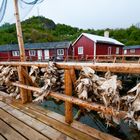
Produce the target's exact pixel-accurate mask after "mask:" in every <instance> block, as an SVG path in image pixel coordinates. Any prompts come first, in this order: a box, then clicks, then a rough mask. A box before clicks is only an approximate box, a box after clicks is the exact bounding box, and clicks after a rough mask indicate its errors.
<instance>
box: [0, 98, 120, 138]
mask: <svg viewBox="0 0 140 140" xmlns="http://www.w3.org/2000/svg"><path fill="white" fill-rule="evenodd" d="M48 139H52V140H73V139H75V140H117V139H118V138H115V137H113V136H111V135H108V134H105V133H102V132H100V131H98V130H96V129H94V128H91V127H89V126H87V125H84V124H81V123H80V122H77V121H74V122H73V123H72V124H71V125H69V124H67V123H65V118H64V116H62V115H60V114H57V113H55V112H52V111H49V110H46V109H43V108H42V107H40V106H37V105H35V104H32V103H30V104H26V105H22V104H20V103H19V102H17V101H12V102H11V101H10V102H9V100H8V103H7V100H5V101H0V140H48Z"/></svg>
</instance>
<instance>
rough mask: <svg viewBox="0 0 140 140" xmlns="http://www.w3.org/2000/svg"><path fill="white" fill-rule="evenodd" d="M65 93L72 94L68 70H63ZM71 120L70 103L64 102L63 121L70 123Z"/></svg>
mask: <svg viewBox="0 0 140 140" xmlns="http://www.w3.org/2000/svg"><path fill="white" fill-rule="evenodd" d="M65 94H66V95H68V96H72V81H71V77H70V71H69V70H65ZM72 120H73V114H72V103H70V102H65V121H66V122H67V123H71V122H72Z"/></svg>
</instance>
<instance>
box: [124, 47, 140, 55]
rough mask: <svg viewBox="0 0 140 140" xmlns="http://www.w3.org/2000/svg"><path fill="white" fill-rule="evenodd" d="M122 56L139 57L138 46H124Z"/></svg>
mask: <svg viewBox="0 0 140 140" xmlns="http://www.w3.org/2000/svg"><path fill="white" fill-rule="evenodd" d="M123 54H124V55H140V45H133V46H126V47H124V48H123Z"/></svg>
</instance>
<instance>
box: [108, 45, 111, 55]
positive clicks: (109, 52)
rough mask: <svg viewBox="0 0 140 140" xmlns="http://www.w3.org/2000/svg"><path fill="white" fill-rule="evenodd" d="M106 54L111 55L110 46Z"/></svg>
mask: <svg viewBox="0 0 140 140" xmlns="http://www.w3.org/2000/svg"><path fill="white" fill-rule="evenodd" d="M108 55H111V47H108Z"/></svg>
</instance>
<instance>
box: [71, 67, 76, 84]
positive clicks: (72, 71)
mask: <svg viewBox="0 0 140 140" xmlns="http://www.w3.org/2000/svg"><path fill="white" fill-rule="evenodd" d="M70 76H71V81H72V83H73V86H74V87H75V82H76V74H75V69H74V68H71V69H70Z"/></svg>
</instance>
